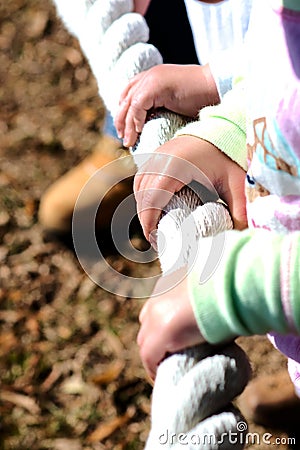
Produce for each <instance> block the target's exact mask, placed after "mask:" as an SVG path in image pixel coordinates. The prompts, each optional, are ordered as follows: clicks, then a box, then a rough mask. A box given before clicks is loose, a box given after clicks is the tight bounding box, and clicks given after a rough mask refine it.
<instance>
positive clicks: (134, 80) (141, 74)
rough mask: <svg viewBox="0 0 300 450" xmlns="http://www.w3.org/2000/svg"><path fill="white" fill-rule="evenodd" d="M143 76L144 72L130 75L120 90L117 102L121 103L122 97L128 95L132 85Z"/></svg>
mask: <svg viewBox="0 0 300 450" xmlns="http://www.w3.org/2000/svg"><path fill="white" fill-rule="evenodd" d="M144 76H145V72H140V73H138V74H137V75H135V76H134V77H132V78H131V79H130V80H129V81H128V83H127V85H126V87H125V88H124V89H123V91H122V92H121V95H120V99H119V104H121V103H122V102H123V101H124V99H125V98H126V97H127V96H128V92H129V91H130V90H131V89H132V87H133V86H134V85H135V84H136V83H137V82H138V81H139V80H140V79H141V78H143V77H144Z"/></svg>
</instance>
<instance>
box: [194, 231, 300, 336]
mask: <svg viewBox="0 0 300 450" xmlns="http://www.w3.org/2000/svg"><path fill="white" fill-rule="evenodd" d="M205 239H206V238H205ZM205 239H204V240H205ZM222 245H223V247H224V248H219V250H218V251H219V254H221V251H222V252H223V254H222V256H220V258H218V257H217V254H216V252H215V253H214V254H213V255H214V258H215V264H214V267H215V269H214V272H213V273H212V275H211V276H210V277H209V278H208V280H207V281H206V282H201V281H200V280H201V271H202V269H201V268H203V267H204V266H205V262H203V260H202V259H201V257H198V261H197V262H196V263H195V266H194V268H193V270H192V272H191V273H190V274H189V289H190V297H191V299H192V305H193V309H194V313H195V317H196V320H197V323H198V326H199V329H200V331H201V333H202V334H203V336H204V337H205V339H206V340H207V341H208V342H210V343H215V344H217V343H221V342H224V341H227V340H230V339H233V338H235V337H237V336H247V335H255V334H265V333H267V332H270V331H275V332H278V333H281V334H286V333H291V332H292V333H298V334H299V332H300V300H299V295H298V293H299V292H300V270H299V262H298V261H299V251H300V233H291V234H290V235H287V236H286V235H279V234H276V233H271V232H269V231H266V230H258V229H256V230H245V231H242V232H240V231H229V232H226V233H224V240H223V244H222ZM286 252H289V255H287V254H286ZM205 253H206V254H207V253H208V252H207V251H206V252H205ZM287 256H288V257H287ZM287 261H289V263H288V264H287ZM211 263H212V261H210V262H209V264H210V266H211Z"/></svg>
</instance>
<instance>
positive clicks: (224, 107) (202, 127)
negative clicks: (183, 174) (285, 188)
mask: <svg viewBox="0 0 300 450" xmlns="http://www.w3.org/2000/svg"><path fill="white" fill-rule="evenodd" d="M245 111H246V108H245V92H244V83H243V82H239V83H238V84H237V85H236V86H235V87H234V88H233V89H232V90H231V91H229V92H228V93H227V94H225V96H224V97H223V99H222V102H221V103H220V104H219V105H215V106H208V107H206V108H203V109H201V111H200V113H199V120H197V121H195V122H191V123H189V124H187V125H186V126H185V127H183V128H181V129H180V130H178V131H177V133H176V135H175V137H178V136H184V135H189V136H195V137H198V138H200V139H203V140H205V141H208V142H210V143H211V144H213V145H214V146H215V147H217V148H219V149H220V150H221V151H222V152H224V153H225V154H226V155H227V156H229V157H230V158H231V159H232V160H233V161H235V162H236V163H238V164H239V165H240V166H241V167H242V168H243V169H244V170H246V169H247V162H246V156H247V150H246V114H245Z"/></svg>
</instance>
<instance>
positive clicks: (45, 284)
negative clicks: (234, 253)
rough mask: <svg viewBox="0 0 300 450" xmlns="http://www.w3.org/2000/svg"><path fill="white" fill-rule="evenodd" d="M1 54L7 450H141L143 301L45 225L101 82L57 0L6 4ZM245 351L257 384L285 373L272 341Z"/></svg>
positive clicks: (84, 142)
mask: <svg viewBox="0 0 300 450" xmlns="http://www.w3.org/2000/svg"><path fill="white" fill-rule="evenodd" d="M0 49H1V53H0V105H1V108H0V135H1V139H0V321H1V329H0V379H1V388H0V416H1V419H0V430H1V431H0V435H1V437H0V439H1V443H0V448H1V449H4V450H8V449H14V450H23V449H24V450H25V449H32V450H37V449H39V450H42V449H43V450H44V449H55V450H65V449H66V450H81V449H84V450H88V449H89V450H90V449H93V450H100V449H115V450H117V449H119V450H120V449H127V450H129V449H136V450H139V449H142V448H143V446H144V442H145V439H146V437H147V433H148V430H149V411H150V396H151V387H150V385H149V384H148V383H147V381H146V380H145V378H144V371H143V368H142V366H141V363H140V359H139V355H138V350H137V346H136V343H135V338H136V333H137V330H138V321H137V316H138V311H139V309H140V302H139V301H137V300H134V299H131V298H130V297H129V298H127V299H126V300H125V299H124V298H123V297H118V296H114V295H112V294H109V293H107V292H105V291H104V290H102V289H101V288H99V287H98V286H97V285H95V284H94V283H93V282H92V281H91V280H90V279H89V278H88V276H87V275H86V274H85V273H84V271H83V270H82V268H81V266H80V264H79V263H78V261H77V259H76V256H75V254H74V252H73V250H72V248H71V247H70V246H69V245H67V243H66V242H62V241H60V240H57V239H54V238H49V236H46V235H45V233H44V232H43V230H42V228H41V226H40V224H39V223H38V221H37V211H38V205H39V200H40V198H41V195H42V194H43V192H44V191H45V189H46V188H47V187H48V186H49V185H50V184H51V183H52V182H53V181H54V180H56V179H57V178H58V177H59V176H60V175H61V174H63V173H64V172H65V171H66V170H67V169H68V168H70V167H72V166H73V165H75V164H76V163H77V162H78V161H79V160H81V159H82V158H83V157H84V156H86V155H87V154H88V153H89V152H90V151H91V149H92V148H93V147H94V146H95V145H96V144H97V142H98V140H99V135H100V132H101V128H102V123H103V115H104V112H103V105H102V102H101V100H100V98H99V97H98V95H97V87H96V83H95V80H94V78H93V76H92V75H91V73H90V69H89V67H88V65H87V63H86V61H85V59H84V57H83V56H82V54H81V51H80V48H79V46H78V43H77V41H76V40H75V39H73V38H72V37H71V36H70V35H69V34H68V32H67V31H66V30H65V29H64V27H63V26H62V24H61V23H60V21H59V20H57V18H56V16H55V11H54V8H53V6H52V5H51V3H50V1H49V0H12V1H5V0H0ZM137 240H140V241H141V243H142V239H141V237H137ZM108 258H112V259H113V261H114V264H115V266H116V267H119V270H123V271H125V272H126V273H129V274H131V275H132V274H134V270H136V267H133V266H131V265H129V264H126V261H124V260H122V258H121V257H119V256H117V255H114V254H113V253H112V254H111V255H110V254H109V251H108ZM138 270H139V271H140V272H141V273H142V274H143V273H145V274H147V273H149V267H148V266H147V265H145V266H144V267H140V268H139V269H138ZM132 276H133V275H132ZM240 343H241V345H242V346H243V347H244V348H245V349H246V351H247V353H248V355H249V357H250V359H251V362H252V365H253V370H254V376H256V375H257V374H259V373H272V372H277V371H278V370H280V369H281V368H282V367H283V366H285V361H284V359H283V358H282V357H281V356H280V355H279V353H277V352H276V351H274V350H273V348H272V347H271V345H270V344H269V342H268V341H267V340H266V339H265V338H263V337H255V338H249V339H248V338H247V339H246V338H245V339H241V340H240ZM254 430H255V431H257V432H259V433H260V434H262V433H264V432H265V431H266V430H265V429H263V428H260V427H257V426H254V425H253V424H250V431H254ZM268 431H270V430H268ZM270 432H271V433H273V435H274V436H275V435H278V436H280V437H287V434H285V433H284V432H281V431H278V430H275V431H274V430H273V431H270ZM299 447H300V444H299ZM252 448H257V449H258V448H259V449H267V448H269V446H265V447H264V445H263V444H260V445H259V446H255V445H253V446H252ZM273 448H280V449H287V448H288V446H287V445H283V444H282V445H281V446H280V445H278V446H275V447H274V445H273ZM295 448H297V446H296V447H295Z"/></svg>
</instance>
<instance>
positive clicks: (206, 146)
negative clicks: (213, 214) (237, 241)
mask: <svg viewBox="0 0 300 450" xmlns="http://www.w3.org/2000/svg"><path fill="white" fill-rule="evenodd" d="M193 180H195V181H198V182H199V183H201V184H204V185H206V187H208V188H210V189H211V188H212V186H213V187H214V188H215V189H216V191H217V193H218V194H219V196H220V198H222V200H224V201H225V202H226V203H227V205H228V207H229V210H230V213H231V216H232V219H233V222H234V227H235V228H236V229H243V228H246V226H247V218H246V199H245V193H244V180H245V172H244V170H243V169H241V168H240V166H238V165H237V164H236V163H235V162H233V161H232V160H231V159H230V158H229V157H227V156H226V155H225V154H224V153H222V152H221V151H220V150H219V149H217V148H216V147H215V146H214V145H212V144H210V143H208V142H207V141H204V140H202V139H198V138H197V137H194V136H181V137H178V138H175V139H172V140H171V141H168V142H166V143H165V144H164V145H162V146H161V147H159V149H157V151H156V152H154V154H153V155H152V157H151V158H150V159H149V161H148V162H147V164H146V165H145V166H144V167H142V168H141V169H140V170H139V171H138V172H137V174H136V176H135V180H134V193H135V198H136V202H137V212H138V216H139V219H140V222H141V225H142V228H143V231H144V234H145V237H146V239H148V240H149V239H150V235H151V232H152V231H154V230H155V229H156V228H157V223H158V220H159V217H160V214H161V211H162V210H163V208H164V207H165V206H166V205H167V204H168V202H169V200H170V199H171V197H172V195H173V194H174V193H175V192H178V191H179V190H180V189H181V188H182V187H183V186H184V185H185V184H188V183H190V182H191V181H193Z"/></svg>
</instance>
